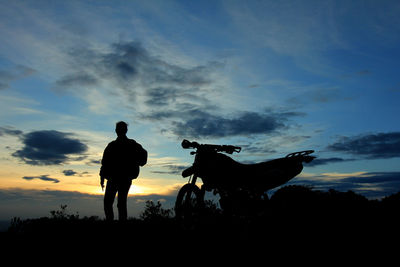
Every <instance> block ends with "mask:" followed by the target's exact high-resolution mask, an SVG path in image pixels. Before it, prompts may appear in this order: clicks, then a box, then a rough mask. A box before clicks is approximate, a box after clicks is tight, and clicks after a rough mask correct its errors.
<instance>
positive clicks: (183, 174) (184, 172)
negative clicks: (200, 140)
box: [182, 166, 194, 178]
mask: <svg viewBox="0 0 400 267" xmlns="http://www.w3.org/2000/svg"><path fill="white" fill-rule="evenodd" d="M193 173H194V168H193V166H191V167H189V168H187V169H186V170H184V171H183V172H182V176H183V178H186V177H188V176H190V175H192V174H193Z"/></svg>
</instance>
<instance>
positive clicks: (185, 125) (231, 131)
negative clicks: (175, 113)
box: [172, 111, 299, 138]
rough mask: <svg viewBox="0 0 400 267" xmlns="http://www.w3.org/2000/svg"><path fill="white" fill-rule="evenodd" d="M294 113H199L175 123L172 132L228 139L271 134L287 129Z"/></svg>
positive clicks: (188, 135) (196, 136) (181, 134)
mask: <svg viewBox="0 0 400 267" xmlns="http://www.w3.org/2000/svg"><path fill="white" fill-rule="evenodd" d="M297 115H299V114H297V113H292V112H264V113H257V112H240V113H238V114H236V115H235V116H232V117H224V116H218V115H213V114H212V113H208V112H204V111H197V112H193V113H192V116H191V117H188V118H186V120H184V121H183V122H175V123H174V124H173V128H172V132H173V133H174V134H175V135H177V136H183V137H185V136H186V137H195V138H199V137H205V138H207V137H227V136H238V135H244V136H249V135H253V134H271V133H273V132H276V131H277V130H281V129H284V128H286V127H287V125H286V123H287V121H288V120H289V118H291V117H293V116H297Z"/></svg>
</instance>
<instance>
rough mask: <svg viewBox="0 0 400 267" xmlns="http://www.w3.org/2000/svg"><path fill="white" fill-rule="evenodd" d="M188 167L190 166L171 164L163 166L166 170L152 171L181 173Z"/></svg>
mask: <svg viewBox="0 0 400 267" xmlns="http://www.w3.org/2000/svg"><path fill="white" fill-rule="evenodd" d="M188 167H189V166H182V165H173V164H169V165H165V166H163V169H165V171H152V173H159V174H173V175H181V174H182V171H183V170H185V169H187V168H188Z"/></svg>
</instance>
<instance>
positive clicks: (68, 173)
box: [62, 170, 88, 177]
mask: <svg viewBox="0 0 400 267" xmlns="http://www.w3.org/2000/svg"><path fill="white" fill-rule="evenodd" d="M62 173H63V174H64V175H65V176H79V177H82V176H83V175H85V174H88V172H81V173H79V172H76V171H74V170H63V171H62Z"/></svg>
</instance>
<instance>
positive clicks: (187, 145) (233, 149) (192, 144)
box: [182, 139, 242, 154]
mask: <svg viewBox="0 0 400 267" xmlns="http://www.w3.org/2000/svg"><path fill="white" fill-rule="evenodd" d="M182 147H183V148H184V149H189V148H196V149H197V148H199V147H204V148H208V149H213V150H215V151H217V152H226V153H228V154H232V153H233V152H237V153H239V152H240V151H241V150H242V148H241V147H238V146H231V145H222V146H221V145H207V144H203V145H200V144H199V143H197V142H190V141H188V140H186V139H184V140H183V141H182Z"/></svg>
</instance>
